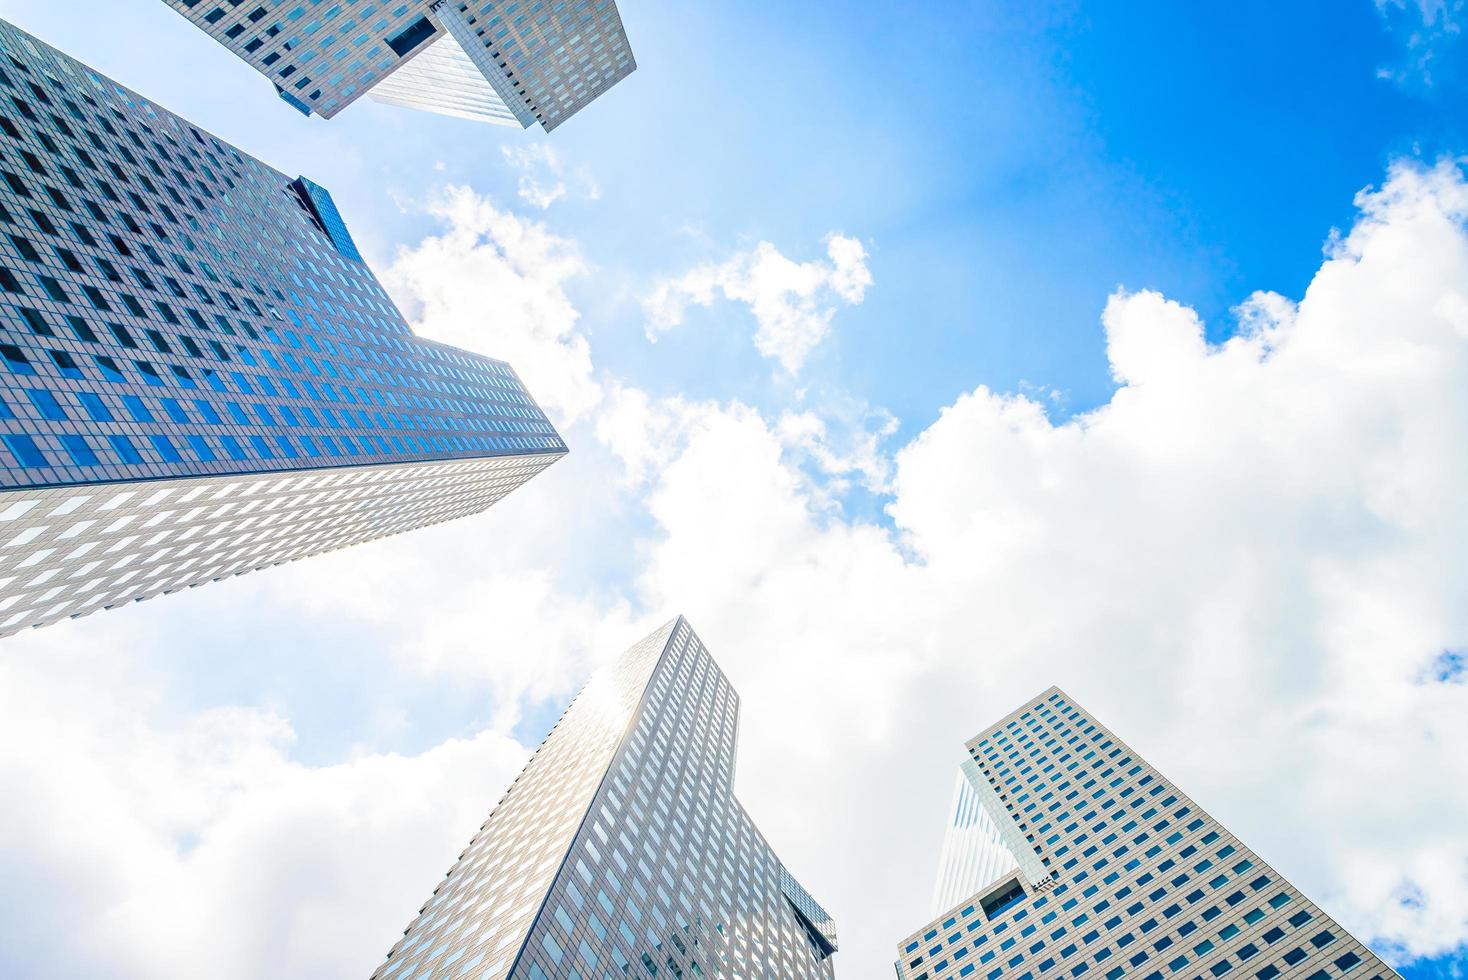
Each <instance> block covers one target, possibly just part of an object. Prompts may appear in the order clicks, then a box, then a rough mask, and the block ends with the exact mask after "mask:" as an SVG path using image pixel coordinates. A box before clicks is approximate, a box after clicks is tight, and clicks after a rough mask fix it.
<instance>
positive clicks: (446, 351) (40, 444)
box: [0, 23, 566, 634]
mask: <svg viewBox="0 0 1468 980" xmlns="http://www.w3.org/2000/svg"><path fill="white" fill-rule="evenodd" d="M565 451H566V447H565V444H564V443H563V442H562V441H561V439H560V437H559V435H557V433H556V432H555V430H554V428H553V427H552V426H551V424H550V422H549V421H548V420H547V419H546V417H545V415H544V414H543V413H542V412H541V411H540V409H539V408H538V407H537V406H536V404H535V402H534V400H533V399H532V398H531V397H530V395H529V393H528V392H527V391H526V390H525V388H524V386H523V385H522V384H521V382H520V380H519V378H518V377H517V376H516V375H515V372H514V371H513V370H511V369H510V367H509V365H507V364H505V363H503V362H501V361H496V360H493V359H491V358H486V357H482V356H480V355H476V354H472V353H469V352H466V351H461V350H457V349H455V348H452V347H448V346H445V345H442V344H437V343H433V342H431V341H425V340H421V339H419V338H417V337H414V336H413V334H412V331H411V330H410V328H409V327H408V325H407V323H406V322H405V321H404V320H403V318H402V316H401V314H400V313H399V312H398V311H397V309H396V308H395V307H394V306H393V304H392V302H391V300H390V299H389V298H388V296H387V294H386V293H385V292H384V291H383V289H382V287H381V286H380V285H379V284H378V282H377V280H376V279H375V278H374V277H373V275H372V273H371V271H370V270H369V269H368V268H367V266H366V264H365V263H364V262H363V261H362V259H361V256H360V255H359V253H358V252H357V249H356V246H355V244H354V243H353V241H352V238H351V235H350V233H349V232H348V231H347V228H346V225H345V223H344V222H343V221H342V218H341V215H340V214H339V213H338V212H337V208H336V205H335V204H334V202H333V201H332V199H331V195H330V194H329V193H327V191H326V190H325V189H324V188H322V187H320V186H318V185H316V184H314V183H312V182H311V181H309V180H306V179H305V178H295V179H292V178H290V177H288V176H286V175H285V174H282V173H280V172H279V171H276V170H273V169H271V168H270V167H268V166H266V165H265V164H263V163H261V162H260V161H258V160H255V159H253V158H251V157H249V156H247V155H245V154H243V153H241V152H240V151H239V150H237V149H235V148H234V147H232V146H229V145H228V144H226V143H223V142H221V141H220V140H218V139H215V138H214V137H212V136H210V135H209V134H208V133H205V132H203V131H201V130H199V129H197V128H196V127H194V126H192V125H190V124H189V123H188V122H187V121H185V120H183V119H180V118H178V117H177V116H174V115H172V114H171V113H169V112H167V111H166V110H164V109H162V108H160V107H158V106H156V105H154V104H153V103H151V102H149V101H147V100H146V99H143V98H142V97H140V96H138V95H137V94H135V93H133V92H131V91H129V90H127V89H125V88H123V87H121V86H119V85H117V84H116V83H114V82H112V81H110V80H109V79H106V78H104V77H103V76H101V75H98V74H97V73H96V72H93V71H92V70H91V69H89V68H87V67H86V66H85V65H82V64H80V63H78V62H76V61H73V60H72V59H70V58H67V57H66V56H64V55H62V54H60V53H59V52H57V51H55V50H54V49H51V48H49V47H47V46H45V45H44V44H41V43H40V42H38V41H36V40H35V39H33V38H31V37H29V36H28V35H26V34H24V33H23V32H21V31H19V30H17V29H15V28H14V27H12V26H10V25H9V24H4V23H0V634H4V633H8V632H14V631H15V630H17V629H20V628H22V627H24V626H29V625H40V624H43V623H45V622H52V621H55V619H58V618H65V617H67V616H73V615H78V614H80V613H82V612H89V611H91V610H93V609H95V608H99V607H101V606H108V605H116V604H117V603H119V602H125V601H130V600H132V599H137V598H144V597H146V596H147V595H152V594H158V592H163V591H172V590H174V589H176V588H181V587H184V586H188V585H197V584H200V583H201V582H205V581H210V580H211V579H214V578H218V577H221V576H222V575H226V574H235V573H236V572H238V571H244V570H248V568H251V567H264V566H265V565H269V564H276V563H278V562H280V561H284V560H289V558H291V557H299V556H300V554H302V553H314V552H315V551H319V550H327V548H330V547H340V546H342V545H345V544H351V543H354V542H355V541H360V540H367V539H368V538H371V537H376V536H379V535H380V534H381V533H393V531H395V530H403V529H406V528H407V527H411V526H421V525H422V524H425V523H432V522H433V521H435V520H441V519H445V515H446V514H450V513H451V514H452V515H453V516H457V514H459V513H468V512H472V511H473V510H482V509H483V508H484V507H486V506H488V505H489V504H490V503H492V502H493V501H494V500H496V499H498V498H499V497H500V496H503V494H504V493H505V492H507V490H508V489H509V488H512V487H513V486H514V485H518V483H521V482H523V481H524V480H525V479H528V478H529V477H530V476H532V475H534V473H536V472H538V471H539V470H540V469H543V468H544V467H545V466H546V465H549V464H550V463H551V462H553V461H554V460H556V459H558V458H559V457H560V456H562V455H564V453H565ZM307 474H309V475H311V476H312V477H313V481H312V482H311V483H309V484H307V483H302V482H301V479H302V477H303V475H307ZM272 475H273V476H275V477H276V479H273V480H272V479H265V477H267V476H272ZM287 477H289V479H287ZM200 479H207V480H208V483H207V484H200V483H197V482H190V481H198V480H200ZM139 485H142V486H139ZM130 486H131V489H129V487H130ZM305 486H311V487H313V488H314V489H313V491H312V493H311V494H308V495H306V497H302V498H297V496H296V494H297V491H298V490H299V489H300V488H302V487H305ZM433 486H443V487H445V488H449V487H452V488H453V489H452V490H451V491H450V490H446V493H448V494H449V497H453V498H454V505H453V506H450V507H449V508H448V510H445V509H444V506H441V505H444V504H446V503H448V500H449V498H448V497H445V498H444V499H437V498H435V496H434V493H433V492H432V491H431V490H430V489H428V488H431V487H433ZM143 487H145V489H144V488H143ZM83 491H89V492H83ZM400 493H401V494H405V495H406V496H399V494H400ZM119 494H123V495H124V496H123V497H121V498H120V497H119ZM455 494H457V495H458V496H454V495H455ZM308 498H309V499H308ZM469 498H473V499H472V500H471V499H469ZM181 500H186V501H187V502H188V503H189V506H179V505H178V504H179V502H180V501H181ZM150 501H151V503H149V502H150ZM410 501H411V503H410ZM206 502H213V503H212V505H206ZM475 504H477V506H475ZM318 505H319V506H320V507H335V508H336V509H337V510H336V511H335V512H333V514H332V515H329V516H324V517H322V518H321V520H324V521H325V522H326V524H320V522H319V521H318V522H317V523H316V524H313V523H312V522H311V521H309V520H306V515H307V514H309V513H312V512H314V511H313V508H317V507H318ZM343 508H347V509H350V510H351V511H352V513H353V515H355V516H354V517H352V518H351V519H347V518H345V517H343V516H342V509H343ZM119 522H120V523H119ZM318 525H319V526H318ZM144 529H147V530H146V533H144ZM288 529H289V530H290V531H291V534H290V535H287V534H286V531H287V530H288ZM389 529H391V530H389ZM296 532H301V533H302V534H306V535H307V536H308V537H311V538H312V541H311V542H309V543H308V544H307V546H306V550H305V551H304V552H303V551H302V548H301V546H300V545H301V542H299V541H289V542H288V539H289V538H291V537H292V536H293V535H295V534H296ZM185 542H186V543H185ZM276 546H278V547H276ZM318 546H319V547H318ZM184 559H187V560H184ZM155 584H156V585H157V588H156V590H154V589H152V586H154V585H155Z"/></svg>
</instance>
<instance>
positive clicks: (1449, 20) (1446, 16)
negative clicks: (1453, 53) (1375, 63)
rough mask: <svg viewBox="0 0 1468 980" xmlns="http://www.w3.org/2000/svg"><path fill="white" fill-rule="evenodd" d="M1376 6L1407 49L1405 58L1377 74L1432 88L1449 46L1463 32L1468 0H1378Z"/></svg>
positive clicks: (1404, 49) (1404, 53)
mask: <svg viewBox="0 0 1468 980" xmlns="http://www.w3.org/2000/svg"><path fill="white" fill-rule="evenodd" d="M1376 9H1377V10H1378V11H1379V12H1380V13H1381V15H1382V19H1383V22H1384V23H1385V25H1386V27H1387V30H1388V31H1390V32H1391V33H1393V34H1395V35H1397V36H1398V37H1399V38H1400V41H1401V44H1402V50H1403V61H1402V62H1401V63H1400V64H1398V65H1395V66H1392V67H1386V68H1380V69H1378V70H1377V73H1376V74H1377V77H1379V78H1384V79H1388V80H1390V81H1394V82H1396V83H1397V84H1399V85H1403V86H1406V87H1409V88H1410V87H1415V86H1422V87H1423V88H1426V89H1431V88H1432V87H1433V86H1434V85H1435V84H1436V82H1437V71H1438V66H1439V65H1441V64H1443V62H1444V61H1445V60H1447V57H1448V49H1449V47H1450V46H1451V45H1454V44H1456V43H1457V42H1458V40H1459V38H1461V36H1462V34H1463V23H1464V18H1465V13H1468V0H1376Z"/></svg>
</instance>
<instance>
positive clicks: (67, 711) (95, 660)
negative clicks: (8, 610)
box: [0, 631, 526, 980]
mask: <svg viewBox="0 0 1468 980" xmlns="http://www.w3.org/2000/svg"><path fill="white" fill-rule="evenodd" d="M56 636H58V637H64V636H65V634H64V633H63V632H59V631H58V632H57V633H56ZM125 665H129V660H128V657H127V656H126V652H125V651H124V650H121V649H117V648H113V647H112V646H111V645H108V644H99V645H96V646H91V647H89V648H87V649H85V651H81V650H77V649H68V648H67V646H66V645H65V644H64V642H63V643H60V644H53V643H51V642H50V641H48V640H47V639H46V638H45V634H40V635H38V636H37V637H35V638H34V639H33V640H32V641H31V643H29V644H28V645H27V649H26V650H25V652H24V655H22V656H18V657H12V656H7V657H6V658H4V660H3V662H0V714H3V717H4V718H5V724H6V726H7V729H8V731H7V738H5V739H4V740H3V741H0V785H3V787H4V798H5V800H6V805H5V806H4V807H0V831H3V840H4V841H5V842H6V843H5V845H4V846H3V847H0V881H3V882H4V885H3V889H4V892H5V906H6V909H7V911H6V914H5V916H4V917H3V919H0V949H3V950H4V952H3V953H0V963H3V964H4V972H5V973H6V974H7V975H9V976H31V977H44V976H83V975H85V976H93V977H107V976H112V977H153V978H175V977H176V978H180V980H183V978H191V977H197V976H199V975H200V974H201V973H207V974H208V975H209V976H213V977H221V978H231V977H240V978H246V977H252V978H253V977H264V976H269V977H279V978H303V980H304V978H313V980H314V978H320V977H328V976H343V977H346V976H357V977H365V976H367V975H368V974H370V973H371V971H372V970H373V969H374V968H375V967H376V966H377V964H378V963H379V962H381V958H382V956H383V955H385V953H386V952H387V949H388V947H389V946H390V945H391V943H392V941H393V939H394V937H395V936H396V935H397V934H398V932H399V931H400V930H401V929H402V928H403V927H404V926H405V925H406V924H407V923H408V921H409V920H410V918H411V917H412V915H413V914H414V913H415V912H416V910H417V908H418V905H419V904H420V903H421V902H422V900H423V898H424V897H425V896H426V895H427V894H428V892H429V890H430V889H431V888H432V887H433V884H434V881H435V876H436V875H438V874H441V873H442V871H443V869H445V868H447V867H448V865H449V863H450V862H451V861H452V860H453V857H454V855H455V854H456V853H457V852H458V849H459V848H461V847H462V846H463V844H464V843H465V842H467V841H468V839H469V837H470V836H472V834H473V832H474V830H475V828H476V827H478V825H479V823H480V822H481V821H482V820H483V818H484V814H485V813H486V812H487V810H488V808H489V807H490V806H492V805H493V803H494V801H495V800H497V799H498V798H499V797H500V795H501V794H502V793H503V792H504V787H505V786H506V785H507V783H508V781H509V780H510V779H511V778H513V776H514V774H515V772H517V771H518V769H519V767H520V766H521V765H522V764H523V762H524V758H525V754H526V753H525V750H524V749H523V747H521V746H520V745H518V744H517V743H516V742H514V741H513V740H512V739H509V738H506V737H504V736H501V735H494V734H491V733H485V734H481V735H479V736H477V737H475V738H472V739H467V740H455V741H450V742H446V743H444V744H442V745H439V746H437V747H436V748H433V749H431V750H430V751H427V752H425V753H422V754H420V755H416V756H411V757H405V756H397V755H378V754H372V755H363V756H361V757H358V758H355V759H352V760H350V761H346V762H343V763H341V764H338V765H331V766H322V767H309V766H304V765H301V764H299V763H297V762H294V761H291V759H290V758H289V753H290V746H291V742H292V737H293V736H292V732H291V728H290V725H289V724H288V723H287V722H286V721H284V720H283V719H281V718H279V717H275V716H273V715H271V714H269V713H267V712H262V711H258V710H247V709H214V710H207V711H203V712H198V713H194V714H191V715H186V716H184V717H181V718H180V717H176V716H175V715H174V713H173V712H171V711H170V710H169V709H168V707H167V705H166V704H165V703H164V702H163V700H162V699H161V698H160V697H159V695H158V694H157V693H155V692H156V690H157V686H156V685H157V679H156V678H150V677H148V676H146V675H144V674H142V673H132V672H129V670H128V669H126V666H125ZM20 732H24V733H25V737H24V738H19V737H16V736H17V734H18V733H20ZM433 867H436V868H437V869H438V871H436V872H429V871H427V869H428V868H433Z"/></svg>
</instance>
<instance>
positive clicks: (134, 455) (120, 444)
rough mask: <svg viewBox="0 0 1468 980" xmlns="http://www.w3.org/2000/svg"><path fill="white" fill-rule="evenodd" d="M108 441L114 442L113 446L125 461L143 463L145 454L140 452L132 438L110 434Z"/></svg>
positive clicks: (119, 456)
mask: <svg viewBox="0 0 1468 980" xmlns="http://www.w3.org/2000/svg"><path fill="white" fill-rule="evenodd" d="M107 441H108V442H110V443H112V448H113V450H114V451H116V453H117V456H118V458H119V459H121V460H122V461H123V462H124V463H141V462H142V461H143V454H142V453H140V452H138V449H137V447H136V446H134V445H133V442H132V440H131V439H129V438H128V437H127V436H108V437H107Z"/></svg>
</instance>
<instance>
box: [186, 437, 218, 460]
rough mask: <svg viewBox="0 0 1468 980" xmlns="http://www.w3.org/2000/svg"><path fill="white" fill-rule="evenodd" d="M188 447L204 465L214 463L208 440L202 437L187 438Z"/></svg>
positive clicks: (212, 451)
mask: <svg viewBox="0 0 1468 980" xmlns="http://www.w3.org/2000/svg"><path fill="white" fill-rule="evenodd" d="M188 440H189V447H190V448H191V449H193V451H194V455H196V456H198V457H199V458H200V459H202V460H203V461H204V462H206V463H212V462H214V450H213V449H210V448H209V440H207V439H205V438H204V437H203V436H189V437H188Z"/></svg>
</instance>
